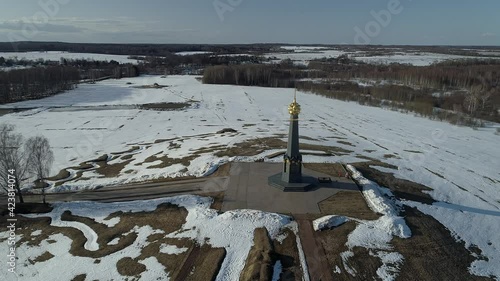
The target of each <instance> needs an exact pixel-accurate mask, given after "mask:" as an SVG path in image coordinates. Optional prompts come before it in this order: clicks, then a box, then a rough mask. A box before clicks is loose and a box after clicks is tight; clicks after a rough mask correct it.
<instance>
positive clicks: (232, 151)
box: [215, 137, 352, 157]
mask: <svg viewBox="0 0 500 281" xmlns="http://www.w3.org/2000/svg"><path fill="white" fill-rule="evenodd" d="M285 148H286V142H285V141H283V140H281V139H278V138H275V137H269V138H259V139H253V140H249V141H246V142H242V143H237V144H235V145H233V146H232V147H230V148H228V149H226V150H224V151H219V152H217V153H215V155H216V156H218V157H224V156H228V157H233V156H254V155H257V154H260V153H262V152H264V151H266V150H270V149H285ZM300 149H302V150H317V151H323V152H325V153H328V154H331V155H345V154H347V153H350V152H352V151H349V150H346V149H343V148H340V147H336V146H324V145H316V144H308V143H301V144H300Z"/></svg>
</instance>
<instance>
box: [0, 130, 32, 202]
mask: <svg viewBox="0 0 500 281" xmlns="http://www.w3.org/2000/svg"><path fill="white" fill-rule="evenodd" d="M22 143H23V136H22V135H21V134H16V133H15V126H14V125H10V124H0V181H1V182H0V187H2V189H3V190H4V191H7V192H8V190H9V189H11V188H9V184H8V180H9V175H10V176H14V177H15V179H16V181H15V183H14V189H15V192H16V194H17V196H18V199H19V202H20V203H24V200H23V195H22V192H21V182H22V181H24V180H26V178H25V176H26V175H27V172H28V161H27V155H26V153H25V151H24V150H23V149H22V148H21V147H22Z"/></svg>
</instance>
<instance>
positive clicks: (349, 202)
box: [318, 191, 380, 220]
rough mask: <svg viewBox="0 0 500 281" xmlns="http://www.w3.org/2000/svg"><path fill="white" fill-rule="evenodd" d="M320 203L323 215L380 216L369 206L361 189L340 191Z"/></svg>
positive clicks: (374, 217) (360, 217)
mask: <svg viewBox="0 0 500 281" xmlns="http://www.w3.org/2000/svg"><path fill="white" fill-rule="evenodd" d="M318 205H319V209H320V210H321V213H322V214H323V215H332V214H335V215H342V216H347V217H353V218H358V219H364V220H376V219H378V218H379V217H380V216H379V215H378V214H376V213H374V212H373V211H372V210H371V209H370V208H369V207H368V205H367V204H366V201H365V199H364V197H363V195H362V194H361V192H360V191H340V192H338V193H337V194H335V195H333V196H331V197H329V198H327V199H326V200H323V201H321V202H320V203H319V204H318Z"/></svg>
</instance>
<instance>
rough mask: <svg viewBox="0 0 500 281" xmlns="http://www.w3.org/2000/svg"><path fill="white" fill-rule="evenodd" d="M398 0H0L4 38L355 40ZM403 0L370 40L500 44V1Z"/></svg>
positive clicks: (0, 30)
mask: <svg viewBox="0 0 500 281" xmlns="http://www.w3.org/2000/svg"><path fill="white" fill-rule="evenodd" d="M393 1H398V0H310V1H305V0H215V1H214V0H141V1H139V0H0V41H11V40H21V39H24V40H30V41H64V42H110V43H259V42H281V43H326V44H341V43H348V44H352V43H355V36H356V31H355V28H356V27H359V29H360V30H363V32H365V28H366V26H367V24H368V25H370V22H372V21H374V20H375V19H374V16H373V15H372V14H371V12H372V11H375V12H378V11H381V10H386V11H387V10H388V8H387V6H388V4H389V3H391V2H393ZM39 2H41V3H52V4H53V3H62V4H58V5H57V7H55V8H54V5H49V6H50V9H44V8H43V7H42V6H41V5H40V4H39ZM66 2H67V3H66ZM399 2H400V8H399V9H402V11H401V12H400V13H399V14H392V15H391V20H390V21H389V22H388V24H384V25H385V26H381V25H379V24H378V23H377V25H378V26H379V27H380V28H379V30H377V28H376V27H373V23H372V30H371V31H372V33H371V35H370V36H369V37H368V38H369V42H370V43H371V44H385V45H387V44H411V45H413V44H416V45H422V44H423V45H500V14H499V12H500V1H498V0H479V1H478V0H468V1H467V0H399ZM230 3H233V4H234V3H236V5H233V6H232V5H231V4H230ZM215 6H217V7H219V10H218V11H217V9H216V8H215ZM34 16H35V19H34ZM47 20H48V21H47ZM33 30H35V31H34V32H33ZM362 42H364V40H363V41H362Z"/></svg>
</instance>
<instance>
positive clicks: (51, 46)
mask: <svg viewBox="0 0 500 281" xmlns="http://www.w3.org/2000/svg"><path fill="white" fill-rule="evenodd" d="M275 46H276V44H227V45H225V44H220V45H218V44H103V43H64V42H12V43H11V42H0V52H50V51H62V52H72V53H97V54H112V55H127V56H128V55H136V56H167V55H169V54H173V53H177V52H189V51H203V52H212V53H235V54H237V53H248V52H253V53H264V52H269V51H270V50H271V49H272V48H273V47H275Z"/></svg>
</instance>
